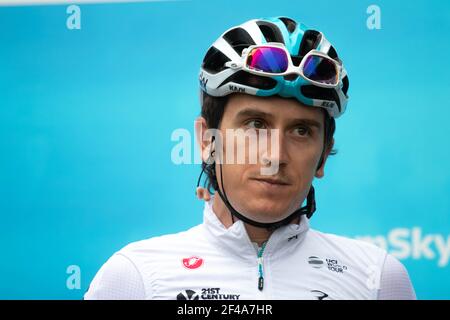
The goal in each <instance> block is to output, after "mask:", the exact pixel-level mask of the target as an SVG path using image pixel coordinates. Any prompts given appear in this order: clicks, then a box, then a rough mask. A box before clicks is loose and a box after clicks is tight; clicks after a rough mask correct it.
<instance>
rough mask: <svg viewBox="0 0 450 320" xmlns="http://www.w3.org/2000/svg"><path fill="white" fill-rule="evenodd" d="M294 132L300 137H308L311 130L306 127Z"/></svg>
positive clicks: (298, 128)
mask: <svg viewBox="0 0 450 320" xmlns="http://www.w3.org/2000/svg"><path fill="white" fill-rule="evenodd" d="M294 132H295V134H297V135H299V136H306V135H309V134H310V130H309V128H306V127H297V128H295V129H294Z"/></svg>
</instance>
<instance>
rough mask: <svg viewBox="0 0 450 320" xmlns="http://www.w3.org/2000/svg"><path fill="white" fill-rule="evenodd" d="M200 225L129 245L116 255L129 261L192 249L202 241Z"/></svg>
mask: <svg viewBox="0 0 450 320" xmlns="http://www.w3.org/2000/svg"><path fill="white" fill-rule="evenodd" d="M202 231H203V230H202V225H198V226H195V227H193V228H190V229H189V230H186V231H182V232H178V233H172V234H166V235H161V236H156V237H151V238H148V239H145V240H140V241H136V242H132V243H129V244H128V245H126V246H125V247H123V248H122V249H120V250H119V251H118V253H120V254H122V255H124V256H126V257H128V258H129V259H130V260H134V259H139V258H142V257H146V258H148V257H149V254H154V255H158V254H168V253H171V252H173V251H178V250H182V249H184V248H188V247H192V246H193V245H195V244H196V243H198V242H199V241H201V240H202V239H203V232H202Z"/></svg>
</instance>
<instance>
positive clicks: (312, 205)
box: [197, 139, 316, 231]
mask: <svg viewBox="0 0 450 320" xmlns="http://www.w3.org/2000/svg"><path fill="white" fill-rule="evenodd" d="M213 141H214V139H213ZM210 156H211V157H213V156H214V151H212V152H211V155H210ZM213 165H214V163H213ZM219 165H220V185H221V187H222V190H223V193H222V192H221V191H220V188H219V186H218V185H214V189H215V191H217V193H218V194H219V196H220V198H221V199H222V201H223V202H224V203H225V206H226V207H227V208H228V210H230V214H231V220H232V221H233V223H234V219H233V216H235V217H237V218H238V219H240V220H242V221H243V222H245V223H248V224H249V225H252V226H255V227H258V228H266V229H268V230H271V231H273V230H275V229H277V228H279V227H281V226H285V225H288V224H289V223H290V222H291V221H292V220H294V219H295V218H297V217H300V216H302V215H306V217H307V218H308V219H310V218H311V217H312V215H313V213H314V212H315V211H316V200H315V196H314V187H313V186H312V185H311V188H310V189H309V192H308V196H307V197H306V205H305V206H304V207H301V208H299V209H297V210H295V211H294V212H292V213H291V214H290V215H289V216H287V217H286V218H284V219H282V220H279V221H275V222H259V221H255V220H252V219H250V218H247V217H246V216H244V215H243V214H242V213H240V212H238V211H237V210H236V209H234V208H233V206H232V205H231V203H230V201H228V197H227V194H226V192H225V188H224V186H223V175H222V171H223V170H222V163H221V162H220V163H219ZM204 171H205V167H203V169H202V172H201V173H200V176H199V177H198V181H197V187H198V186H199V185H200V180H201V177H202V175H203V172H204ZM212 174H213V175H214V177H215V179H216V181H217V175H216V169H215V167H214V170H212Z"/></svg>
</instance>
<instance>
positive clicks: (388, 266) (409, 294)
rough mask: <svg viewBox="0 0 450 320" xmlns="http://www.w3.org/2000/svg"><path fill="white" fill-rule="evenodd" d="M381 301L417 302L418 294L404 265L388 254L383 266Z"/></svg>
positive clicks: (379, 296) (379, 295)
mask: <svg viewBox="0 0 450 320" xmlns="http://www.w3.org/2000/svg"><path fill="white" fill-rule="evenodd" d="M378 299H379V300H415V299H416V294H415V291H414V287H413V285H412V283H411V280H410V278H409V274H408V271H407V270H406V268H405V266H404V265H403V263H401V262H400V261H399V260H398V259H397V258H395V257H394V256H392V255H390V254H388V255H387V256H386V260H385V262H384V265H383V269H382V273H381V280H380V290H379V293H378Z"/></svg>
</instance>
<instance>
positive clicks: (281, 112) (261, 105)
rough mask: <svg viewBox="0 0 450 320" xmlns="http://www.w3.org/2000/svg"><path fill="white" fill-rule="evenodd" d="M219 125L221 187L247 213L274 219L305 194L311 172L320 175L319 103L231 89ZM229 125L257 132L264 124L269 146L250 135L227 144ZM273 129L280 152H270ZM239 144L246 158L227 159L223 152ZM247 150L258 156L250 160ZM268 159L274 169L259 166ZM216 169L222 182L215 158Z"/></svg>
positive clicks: (265, 164)
mask: <svg viewBox="0 0 450 320" xmlns="http://www.w3.org/2000/svg"><path fill="white" fill-rule="evenodd" d="M219 129H220V131H221V133H222V137H223V148H224V160H223V164H222V169H223V172H222V174H223V180H224V181H223V186H224V188H225V192H226V194H227V197H228V199H229V201H230V202H231V204H232V205H233V207H234V208H236V210H238V211H239V212H242V213H244V214H245V215H247V216H248V217H249V218H251V219H255V220H257V221H260V222H273V221H277V220H280V219H282V218H285V217H287V216H288V215H289V214H290V213H292V212H293V211H294V210H296V209H298V207H299V206H300V204H301V202H302V201H303V200H304V199H305V197H306V196H307V194H308V191H309V189H310V186H311V183H312V180H313V178H314V176H316V177H319V178H320V177H322V176H323V165H322V167H321V168H319V170H317V166H318V164H319V161H320V158H321V155H322V151H323V147H324V115H323V113H322V110H320V109H318V108H311V107H306V106H303V105H302V104H300V103H299V102H297V101H295V100H293V99H283V98H280V97H275V96H273V97H264V98H261V97H256V96H251V95H246V94H233V95H232V96H231V97H230V99H229V102H228V104H227V106H226V108H225V112H224V115H223V118H222V121H221V123H220V127H219ZM227 129H233V130H236V129H243V130H248V129H253V130H255V131H256V132H257V133H258V132H262V131H260V129H267V130H268V131H267V132H268V138H267V147H266V148H264V147H261V146H260V147H259V148H252V147H250V146H249V144H251V142H250V141H249V139H244V142H242V139H235V138H233V139H232V140H233V142H232V144H230V142H229V141H227V135H226V130H227ZM271 129H277V131H278V139H277V140H276V143H278V152H274V150H276V149H277V148H275V147H274V146H273V145H272V143H273V142H271V135H272V134H271V133H270V131H271ZM258 130H259V131H258ZM272 132H273V131H272ZM256 136H257V137H258V136H259V135H258V134H257V135H256ZM239 140H240V142H239ZM259 140H261V138H258V141H259ZM227 144H228V146H227ZM230 146H232V147H233V148H234V150H231V149H230ZM239 149H241V151H242V149H245V163H244V164H242V163H236V161H235V162H234V163H231V164H230V163H227V161H226V157H227V152H231V151H233V152H234V155H235V157H236V155H237V153H238V152H239V151H238V150H239ZM252 153H253V154H252ZM254 153H257V154H256V155H255V154H254ZM251 155H252V156H257V162H256V163H255V161H253V162H251V161H250V160H249V156H251ZM325 156H327V155H325ZM267 160H269V161H270V163H272V164H273V163H278V165H277V168H276V169H277V170H275V171H274V172H275V173H274V174H272V175H263V174H262V171H261V168H263V167H268V163H269V162H268V161H267ZM324 163H325V161H324ZM216 173H217V178H218V182H219V187H221V181H220V166H219V164H216Z"/></svg>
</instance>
